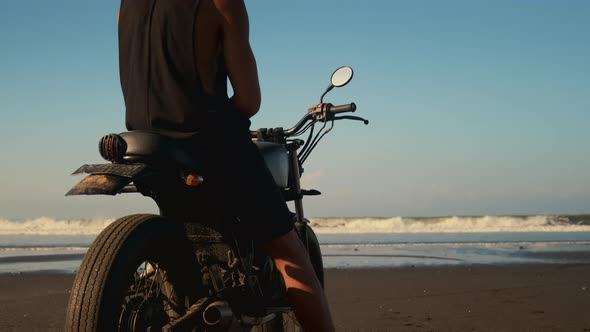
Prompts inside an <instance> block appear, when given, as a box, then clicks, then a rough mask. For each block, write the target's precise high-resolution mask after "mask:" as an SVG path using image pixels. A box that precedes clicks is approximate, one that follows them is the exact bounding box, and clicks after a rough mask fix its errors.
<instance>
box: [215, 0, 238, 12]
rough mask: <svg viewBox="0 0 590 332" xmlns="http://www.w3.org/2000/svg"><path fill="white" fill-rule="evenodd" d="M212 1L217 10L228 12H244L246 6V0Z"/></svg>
mask: <svg viewBox="0 0 590 332" xmlns="http://www.w3.org/2000/svg"><path fill="white" fill-rule="evenodd" d="M212 2H213V5H214V6H215V7H216V8H217V10H219V11H220V12H221V13H226V14H232V13H237V12H242V11H244V9H245V8H246V5H245V4H244V0H212Z"/></svg>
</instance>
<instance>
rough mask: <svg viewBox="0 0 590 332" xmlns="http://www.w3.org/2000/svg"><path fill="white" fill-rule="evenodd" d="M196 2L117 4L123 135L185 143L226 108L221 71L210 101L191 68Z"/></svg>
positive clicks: (132, 0) (222, 69) (127, 1)
mask: <svg viewBox="0 0 590 332" xmlns="http://www.w3.org/2000/svg"><path fill="white" fill-rule="evenodd" d="M198 8H199V0H123V1H122V2H121V9H120V14H119V15H120V16H119V66H120V76H121V86H122V89H123V96H124V99H125V107H126V125H127V129H128V130H146V131H152V132H157V133H160V134H163V135H167V136H170V137H173V138H189V137H191V136H193V135H194V134H196V133H198V132H200V131H201V130H202V129H203V127H204V126H205V125H206V118H207V115H208V114H207V113H210V112H212V111H213V110H215V111H220V112H221V111H222V110H221V109H223V108H225V107H224V106H225V105H228V97H227V70H226V68H225V64H224V61H223V59H222V58H221V59H220V61H218V63H219V64H220V65H219V66H220V68H218V77H217V78H216V96H215V97H212V96H208V95H206V93H205V92H204V90H203V87H202V85H201V83H200V80H199V75H198V72H197V69H196V64H195V59H196V57H195V56H196V53H197V52H198V50H197V49H196V45H195V20H196V14H197V10H198Z"/></svg>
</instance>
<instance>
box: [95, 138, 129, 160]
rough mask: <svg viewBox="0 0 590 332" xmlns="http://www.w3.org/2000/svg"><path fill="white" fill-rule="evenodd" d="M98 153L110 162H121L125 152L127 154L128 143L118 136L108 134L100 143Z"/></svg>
mask: <svg viewBox="0 0 590 332" xmlns="http://www.w3.org/2000/svg"><path fill="white" fill-rule="evenodd" d="M98 151H99V152H100V155H101V156H102V157H103V158H104V159H106V160H108V161H111V162H116V161H121V160H123V156H124V155H125V152H127V142H125V140H124V139H123V137H121V136H119V135H117V134H108V135H105V136H103V137H102V138H101V139H100V142H98Z"/></svg>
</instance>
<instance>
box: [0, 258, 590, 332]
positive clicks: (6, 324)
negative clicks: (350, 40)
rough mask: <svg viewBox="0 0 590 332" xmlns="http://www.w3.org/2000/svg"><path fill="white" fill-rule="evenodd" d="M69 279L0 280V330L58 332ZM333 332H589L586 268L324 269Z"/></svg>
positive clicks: (27, 275) (589, 269) (21, 277)
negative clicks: (331, 313)
mask: <svg viewBox="0 0 590 332" xmlns="http://www.w3.org/2000/svg"><path fill="white" fill-rule="evenodd" d="M73 278H74V277H73V275H71V274H59V273H23V274H4V275H0V331H61V330H63V328H62V327H63V325H64V313H65V307H66V304H67V301H68V296H69V289H70V287H71V284H72V281H73ZM326 285H327V295H328V300H329V302H330V305H331V309H332V312H333V315H334V319H335V322H336V325H337V330H338V331H496V332H497V331H590V315H589V310H590V265H504V266H486V265H475V266H455V267H451V266H446V267H415V268H412V267H407V268H396V269H379V270H375V269H372V270H371V269H367V270H328V271H327V274H326Z"/></svg>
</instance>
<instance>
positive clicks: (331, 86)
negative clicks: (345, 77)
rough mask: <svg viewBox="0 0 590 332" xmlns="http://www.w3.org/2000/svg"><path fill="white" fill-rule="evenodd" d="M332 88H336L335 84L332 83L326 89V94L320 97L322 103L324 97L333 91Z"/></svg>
mask: <svg viewBox="0 0 590 332" xmlns="http://www.w3.org/2000/svg"><path fill="white" fill-rule="evenodd" d="M332 89H334V85H332V84H330V86H329V87H328V88H327V89H326V92H324V94H323V95H322V97H321V98H320V103H323V102H324V97H325V96H326V95H327V94H328V92H330V91H332Z"/></svg>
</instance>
